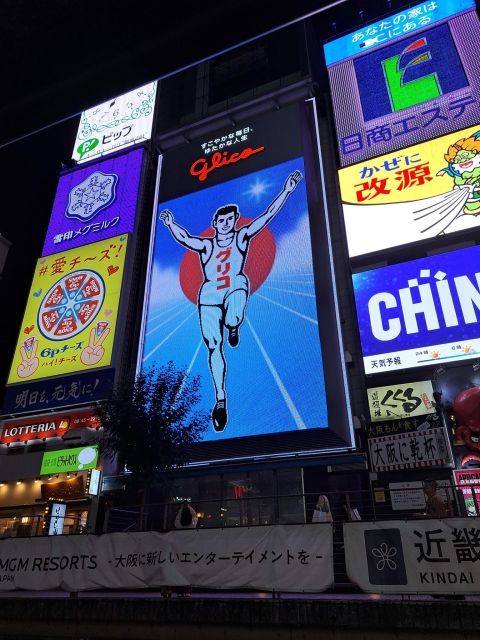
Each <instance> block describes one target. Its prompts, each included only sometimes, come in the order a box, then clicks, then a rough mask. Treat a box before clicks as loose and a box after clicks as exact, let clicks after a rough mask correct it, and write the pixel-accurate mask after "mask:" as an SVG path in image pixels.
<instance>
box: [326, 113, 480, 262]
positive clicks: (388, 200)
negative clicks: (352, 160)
mask: <svg viewBox="0 0 480 640" xmlns="http://www.w3.org/2000/svg"><path fill="white" fill-rule="evenodd" d="M339 177H340V189H341V194H342V200H343V213H344V217H345V227H346V231H347V239H348V249H349V254H350V256H351V257H354V256H360V255H364V254H367V253H373V252H375V251H381V250H383V249H388V248H389V247H394V246H400V245H403V244H407V243H410V242H417V241H419V240H425V239H427V238H434V237H436V236H440V235H444V234H446V233H452V232H454V231H460V230H462V229H469V228H471V227H478V226H479V224H480V217H479V214H480V125H476V126H474V127H470V128H468V129H463V130H461V131H457V132H455V133H451V134H449V135H446V136H442V137H441V138H437V139H436V140H431V141H429V142H424V143H422V144H418V145H415V146H412V147H408V148H406V149H400V150H399V151H395V152H392V153H389V154H387V155H384V156H380V157H378V158H374V159H373V160H364V161H363V162H360V163H359V164H356V165H353V166H351V167H348V168H346V169H342V170H341V171H340V172H339Z"/></svg>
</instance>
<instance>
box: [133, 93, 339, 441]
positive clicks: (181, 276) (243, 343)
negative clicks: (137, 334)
mask: <svg viewBox="0 0 480 640" xmlns="http://www.w3.org/2000/svg"><path fill="white" fill-rule="evenodd" d="M280 132H281V133H280ZM242 136H243V138H242ZM209 138H211V139H209ZM161 171H162V173H161V179H160V191H159V204H158V208H157V212H156V216H155V219H156V220H155V224H156V228H155V231H154V244H153V247H152V260H151V279H150V284H149V288H148V291H147V298H146V305H145V317H144V335H143V344H142V347H141V363H140V364H141V366H143V367H148V366H150V365H161V364H163V363H165V362H168V361H169V360H173V361H174V362H175V363H176V364H177V365H178V366H182V367H183V366H185V367H186V368H187V369H188V371H189V372H191V374H192V375H199V376H200V378H201V382H202V391H201V393H202V401H201V408H202V409H205V410H206V411H208V413H209V414H210V415H211V418H212V421H211V425H210V428H209V430H208V432H206V433H205V435H204V439H205V440H220V439H225V438H235V437H238V436H257V435H261V434H271V433H275V432H277V433H278V432H286V431H302V432H303V431H304V430H308V429H310V428H322V427H324V428H326V427H328V425H329V420H328V417H329V409H328V408H327V398H326V393H325V385H326V383H325V375H324V367H323V361H322V351H323V348H324V344H325V342H327V341H329V342H330V345H333V344H335V343H336V338H335V331H336V325H335V321H334V320H333V321H331V322H330V324H329V326H328V335H327V333H325V334H323V333H322V331H323V329H322V327H321V326H320V325H321V322H320V318H319V316H318V314H317V303H316V292H315V284H314V277H313V258H312V244H311V237H310V220H309V205H308V203H307V185H306V182H307V181H306V178H305V177H306V164H305V161H304V157H303V155H302V146H301V135H300V126H299V110H298V107H296V106H295V107H291V108H288V109H284V110H280V111H278V112H276V113H274V114H268V115H267V116H263V117H259V118H257V119H256V120H255V122H254V123H253V124H252V123H251V122H250V123H248V126H247V125H243V126H242V127H240V126H238V125H237V127H236V128H235V127H233V128H232V130H231V131H230V130H229V131H227V130H226V131H224V132H219V133H218V135H213V136H209V137H208V136H207V137H205V139H201V140H199V141H198V143H195V142H192V143H191V144H190V145H188V147H187V148H183V149H181V150H175V151H173V152H171V153H170V154H167V155H166V156H165V158H164V159H163V163H162V170H161ZM323 255H324V257H325V256H327V255H328V249H325V252H324V253H323ZM328 273H329V271H328V267H326V268H325V271H324V272H323V274H322V275H323V278H324V282H325V287H326V288H325V291H327V290H328V287H329V286H331V283H330V285H329V284H328V281H327V279H326V276H325V274H328ZM328 304H329V303H328V302H327V299H326V298H325V300H324V302H323V305H324V306H323V309H324V313H326V314H327V313H329V311H328V309H329V307H328ZM319 333H320V336H319ZM319 337H320V339H319ZM323 338H325V340H323ZM321 340H322V341H321ZM336 344H338V342H337V343H336ZM321 345H322V346H321ZM331 362H332V366H335V365H334V364H333V358H332V361H331ZM299 381H301V384H300V383H299ZM336 382H337V385H336V386H337V388H344V387H343V386H342V383H340V382H339V381H338V379H337V381H336ZM343 402H344V404H345V400H343Z"/></svg>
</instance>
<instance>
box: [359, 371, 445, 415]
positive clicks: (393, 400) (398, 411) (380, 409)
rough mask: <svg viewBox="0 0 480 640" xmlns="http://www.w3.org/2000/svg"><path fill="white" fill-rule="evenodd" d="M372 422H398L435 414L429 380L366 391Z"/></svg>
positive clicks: (373, 388)
mask: <svg viewBox="0 0 480 640" xmlns="http://www.w3.org/2000/svg"><path fill="white" fill-rule="evenodd" d="M367 395H368V406H369V408H370V418H371V420H372V422H383V421H385V420H400V419H403V418H413V417H414V416H423V415H426V414H428V413H435V406H434V398H433V387H432V383H431V382H430V380H422V381H420V382H406V383H402V384H397V385H391V386H388V387H372V388H370V389H367Z"/></svg>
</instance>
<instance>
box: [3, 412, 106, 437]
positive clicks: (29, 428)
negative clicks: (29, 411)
mask: <svg viewBox="0 0 480 640" xmlns="http://www.w3.org/2000/svg"><path fill="white" fill-rule="evenodd" d="M99 426H100V422H99V420H98V418H97V417H96V416H95V415H94V414H93V413H91V412H90V411H82V412H81V413H74V414H70V415H65V414H61V415H51V414H50V415H44V416H35V417H33V418H29V419H28V420H8V421H7V422H5V423H4V424H3V427H2V430H1V435H0V443H1V444H11V443H12V442H27V441H28V440H34V439H36V438H40V439H43V438H53V437H62V436H63V435H65V433H66V432H67V431H71V430H72V429H78V428H79V427H91V428H93V429H95V428H97V427H99Z"/></svg>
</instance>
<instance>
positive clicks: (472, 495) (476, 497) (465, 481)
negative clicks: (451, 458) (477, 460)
mask: <svg viewBox="0 0 480 640" xmlns="http://www.w3.org/2000/svg"><path fill="white" fill-rule="evenodd" d="M453 476H454V478H455V484H456V485H457V486H459V487H461V489H462V494H463V499H464V501H465V508H466V511H467V515H468V516H478V512H479V508H480V470H479V469H475V470H472V471H454V472H453Z"/></svg>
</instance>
